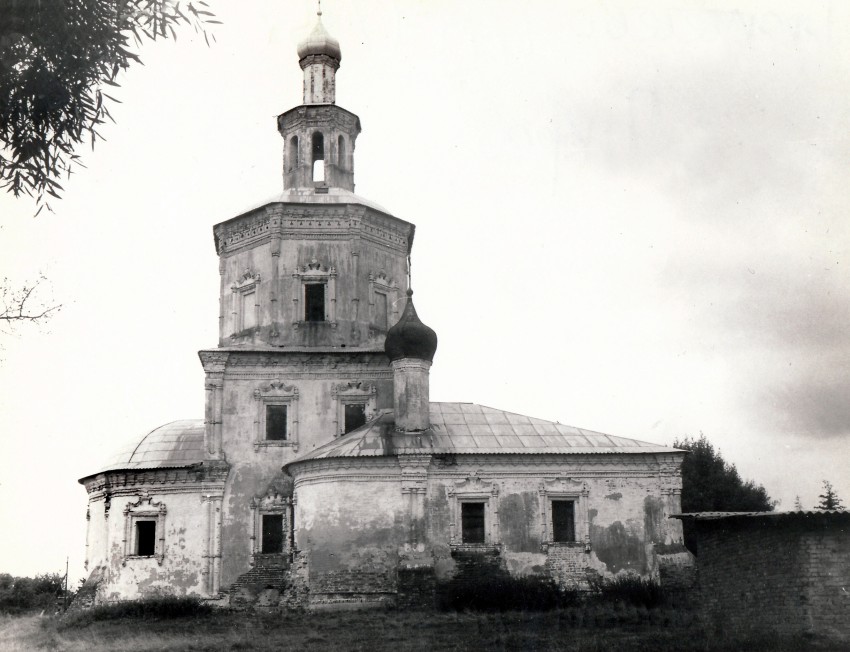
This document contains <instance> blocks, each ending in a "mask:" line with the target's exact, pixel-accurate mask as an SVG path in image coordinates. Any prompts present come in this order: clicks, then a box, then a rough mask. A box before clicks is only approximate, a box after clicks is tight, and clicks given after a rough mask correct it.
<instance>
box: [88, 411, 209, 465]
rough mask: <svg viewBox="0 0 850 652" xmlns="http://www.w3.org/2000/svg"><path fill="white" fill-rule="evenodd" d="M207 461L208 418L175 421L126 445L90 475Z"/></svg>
mask: <svg viewBox="0 0 850 652" xmlns="http://www.w3.org/2000/svg"><path fill="white" fill-rule="evenodd" d="M203 460H204V420H203V419H184V420H181V421H172V422H171V423H166V424H165V425H164V426H160V427H159V428H155V429H153V430H151V431H150V432H149V433H148V434H146V435H145V436H144V437H142V439H141V441H140V440H138V439H136V440H134V441H132V442H130V443H129V444H128V445H127V446H124V447H123V448H122V449H121V450H120V451H119V452H118V453H116V454H115V455H113V456H112V457H111V458H110V459H109V460H108V461H107V462H106V464H105V465H104V466H102V467H101V468H100V469H98V470H97V471H95V472H94V473H90V474H88V475H86V476H85V477H90V476H92V475H96V474H98V473H105V472H106V471H131V470H141V469H166V468H181V467H187V466H192V465H194V464H198V463H200V462H203Z"/></svg>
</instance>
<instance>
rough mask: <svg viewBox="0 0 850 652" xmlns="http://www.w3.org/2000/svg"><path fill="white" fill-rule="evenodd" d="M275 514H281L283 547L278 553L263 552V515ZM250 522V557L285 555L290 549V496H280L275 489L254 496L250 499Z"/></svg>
mask: <svg viewBox="0 0 850 652" xmlns="http://www.w3.org/2000/svg"><path fill="white" fill-rule="evenodd" d="M275 514H281V515H283V549H282V550H281V552H279V553H274V552H273V553H264V552H263V516H270V515H275ZM251 517H252V518H251V522H252V523H253V533H252V534H251V555H252V558H256V557H258V556H261V557H266V556H268V557H274V556H278V555H286V554H289V553H290V551H291V539H292V537H291V534H292V531H291V529H292V526H291V524H292V498H290V497H289V496H282V495H281V494H279V493H278V492H277V491H274V490H269V492H268V493H267V494H266V495H265V496H255V497H254V498H253V499H252V500H251Z"/></svg>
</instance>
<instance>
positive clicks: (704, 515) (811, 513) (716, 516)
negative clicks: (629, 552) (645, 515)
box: [670, 509, 850, 521]
mask: <svg viewBox="0 0 850 652" xmlns="http://www.w3.org/2000/svg"><path fill="white" fill-rule="evenodd" d="M821 516H826V517H833V516H843V517H847V518H850V512H846V511H842V510H837V509H823V510H821V509H814V510H798V511H787V512H687V513H684V514H673V515H672V516H671V517H670V518H678V519H681V520H686V519H687V520H693V521H719V520H727V519H752V518H769V519H794V518H812V517H821Z"/></svg>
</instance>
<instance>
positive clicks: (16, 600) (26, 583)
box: [0, 573, 65, 614]
mask: <svg viewBox="0 0 850 652" xmlns="http://www.w3.org/2000/svg"><path fill="white" fill-rule="evenodd" d="M64 586H65V576H64V575H60V574H59V573H45V574H43V575H36V576H35V577H12V576H11V575H9V574H8V573H2V574H0V613H8V614H20V613H25V612H27V611H33V610H51V611H52V610H53V609H54V608H55V607H56V606H57V604H56V603H57V599H58V598H61V597H62V596H63V594H64V590H65V589H64Z"/></svg>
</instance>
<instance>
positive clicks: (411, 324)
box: [384, 290, 437, 362]
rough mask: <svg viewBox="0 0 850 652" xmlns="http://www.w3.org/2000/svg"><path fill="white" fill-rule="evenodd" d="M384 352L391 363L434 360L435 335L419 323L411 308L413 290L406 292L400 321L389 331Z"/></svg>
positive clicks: (413, 309) (414, 310)
mask: <svg viewBox="0 0 850 652" xmlns="http://www.w3.org/2000/svg"><path fill="white" fill-rule="evenodd" d="M384 352H385V353H386V354H387V356H388V357H389V359H390V360H391V361H394V360H400V359H402V358H417V359H419V360H428V362H432V361H433V360H434V354H435V353H436V352H437V334H436V333H435V332H434V330H433V329H431V328H428V327H427V326H426V325H425V324H423V323H422V322H421V321H419V316H418V315H417V314H416V308H414V307H413V290H408V291H407V305H406V306H405V307H404V312H403V313H402V314H401V319H399V320H398V322H396V324H395V326H393V327H392V328H391V329H390V330H389V331H387V339H386V340H385V341H384Z"/></svg>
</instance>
